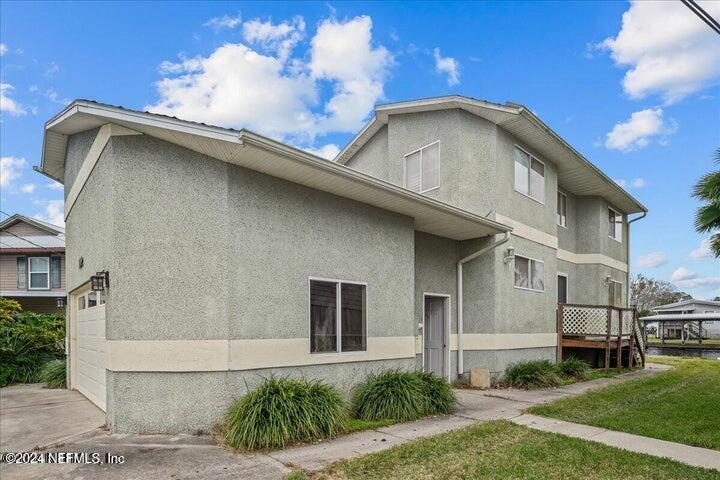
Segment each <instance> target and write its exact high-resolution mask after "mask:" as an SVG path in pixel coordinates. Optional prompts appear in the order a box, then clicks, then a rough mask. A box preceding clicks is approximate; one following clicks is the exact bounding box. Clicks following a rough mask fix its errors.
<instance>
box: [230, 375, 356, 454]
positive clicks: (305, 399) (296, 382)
mask: <svg viewBox="0 0 720 480" xmlns="http://www.w3.org/2000/svg"><path fill="white" fill-rule="evenodd" d="M345 420H346V409H345V403H344V401H343V397H342V395H341V394H340V392H339V391H338V390H337V389H335V388H334V387H331V386H329V385H325V384H323V383H320V382H317V381H308V380H304V379H291V378H275V377H270V378H267V379H265V380H264V381H263V382H262V383H261V384H260V385H259V386H258V387H257V388H256V389H255V390H253V391H251V392H250V393H248V394H247V395H245V396H244V397H242V398H240V399H239V400H237V401H236V402H235V403H234V404H233V405H232V407H231V408H230V411H229V413H228V415H227V419H226V423H225V428H226V430H225V435H224V436H225V443H226V444H227V445H228V446H230V447H232V448H235V449H256V448H272V447H283V446H285V445H288V444H290V443H295V442H301V441H310V440H314V439H318V438H322V437H327V436H332V435H335V434H337V433H339V432H341V431H343V428H344V426H345Z"/></svg>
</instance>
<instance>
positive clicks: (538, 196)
mask: <svg viewBox="0 0 720 480" xmlns="http://www.w3.org/2000/svg"><path fill="white" fill-rule="evenodd" d="M515 190H516V191H518V192H520V193H522V194H523V195H527V196H528V197H531V198H534V199H535V200H537V201H538V202H545V165H544V164H543V163H542V162H541V161H540V160H538V159H537V158H535V157H533V156H532V155H530V154H528V153H527V152H526V151H525V150H522V149H521V148H518V147H515Z"/></svg>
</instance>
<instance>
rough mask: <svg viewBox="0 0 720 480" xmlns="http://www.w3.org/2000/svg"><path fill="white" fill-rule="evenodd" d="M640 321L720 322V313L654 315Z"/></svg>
mask: <svg viewBox="0 0 720 480" xmlns="http://www.w3.org/2000/svg"><path fill="white" fill-rule="evenodd" d="M640 320H642V321H643V322H647V323H652V322H663V323H664V322H674V321H678V320H683V321H685V322H690V321H696V320H720V312H712V313H668V314H667V315H652V316H650V317H642V318H641V319H640Z"/></svg>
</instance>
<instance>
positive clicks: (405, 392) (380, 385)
mask: <svg viewBox="0 0 720 480" xmlns="http://www.w3.org/2000/svg"><path fill="white" fill-rule="evenodd" d="M425 391H426V387H425V383H424V382H423V380H422V379H421V378H420V376H419V375H417V373H414V372H404V371H401V370H387V371H385V372H382V373H380V374H370V375H368V377H367V379H366V380H365V381H364V382H363V383H361V384H359V385H357V386H356V387H355V391H354V392H353V399H352V405H353V411H354V413H355V415H356V416H357V417H358V418H361V419H364V420H396V421H398V422H404V421H407V420H414V419H416V418H420V417H422V416H423V415H425V414H426V412H427V411H428V410H429V409H430V406H429V401H428V397H427V395H426V393H425Z"/></svg>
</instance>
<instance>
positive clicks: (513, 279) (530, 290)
mask: <svg viewBox="0 0 720 480" xmlns="http://www.w3.org/2000/svg"><path fill="white" fill-rule="evenodd" d="M518 257H520V258H524V259H525V260H527V261H528V285H532V268H531V265H532V263H531V262H538V263H542V264H543V289H542V290H538V289H537V288H531V287H520V286H518V285H515V261H516V259H517V258H518ZM512 273H513V274H512V281H513V287H514V288H517V289H518V290H527V291H529V292H541V293H542V292H545V283H546V282H545V262H544V261H543V260H540V259H539V258H532V257H526V256H525V255H515V256H514V257H513V271H512ZM556 281H557V279H556Z"/></svg>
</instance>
